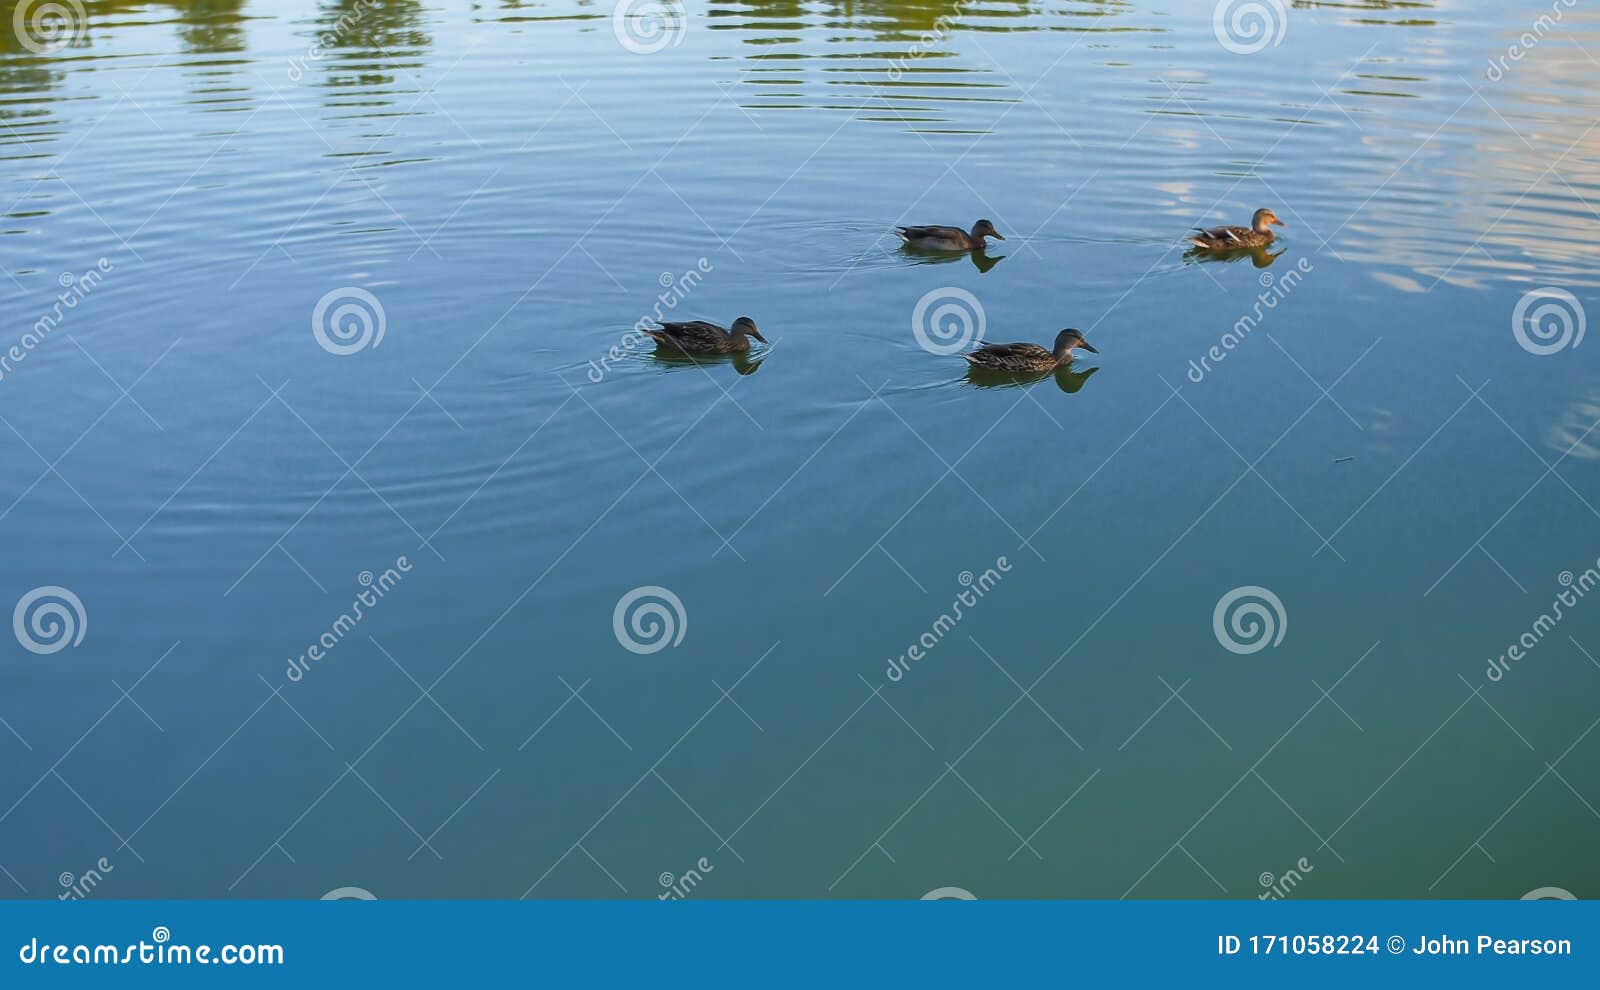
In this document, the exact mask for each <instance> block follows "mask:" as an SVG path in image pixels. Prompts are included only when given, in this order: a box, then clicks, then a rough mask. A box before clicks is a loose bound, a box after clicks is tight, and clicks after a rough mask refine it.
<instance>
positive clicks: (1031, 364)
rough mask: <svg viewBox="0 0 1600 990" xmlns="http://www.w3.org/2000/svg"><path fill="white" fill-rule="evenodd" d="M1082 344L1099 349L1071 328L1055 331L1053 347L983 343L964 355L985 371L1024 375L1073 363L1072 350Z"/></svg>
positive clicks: (1087, 348)
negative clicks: (1057, 332)
mask: <svg viewBox="0 0 1600 990" xmlns="http://www.w3.org/2000/svg"><path fill="white" fill-rule="evenodd" d="M1079 347H1081V348H1083V349H1084V350H1086V351H1089V352H1090V353H1093V354H1098V353H1100V352H1099V351H1097V350H1095V349H1094V348H1093V347H1091V346H1090V345H1089V342H1088V341H1087V340H1084V339H1083V334H1081V333H1079V332H1078V331H1076V330H1071V329H1068V330H1063V331H1061V332H1060V333H1059V334H1057V335H1056V346H1055V349H1054V350H1046V349H1044V348H1043V347H1040V346H1039V345H1038V344H1027V343H1023V344H984V345H982V346H980V347H979V348H978V349H977V350H976V351H973V352H972V353H971V354H963V355H962V357H964V358H966V359H967V363H968V364H970V365H972V366H973V367H974V368H979V369H981V370H983V371H996V372H1001V373H1004V374H1012V375H1022V374H1032V373H1035V372H1041V371H1053V370H1055V369H1056V368H1059V367H1061V366H1062V365H1065V364H1070V363H1071V362H1072V352H1073V350H1074V349H1076V348H1079Z"/></svg>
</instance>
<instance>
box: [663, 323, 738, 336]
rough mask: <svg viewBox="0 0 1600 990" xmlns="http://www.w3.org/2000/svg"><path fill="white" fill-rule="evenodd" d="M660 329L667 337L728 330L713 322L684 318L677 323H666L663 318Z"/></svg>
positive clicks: (719, 332)
mask: <svg viewBox="0 0 1600 990" xmlns="http://www.w3.org/2000/svg"><path fill="white" fill-rule="evenodd" d="M661 329H662V331H663V332H664V333H666V335H667V336H669V337H703V336H705V335H706V334H712V333H718V334H726V333H727V332H728V331H726V330H724V329H722V328H721V327H719V326H717V325H716V324H715V323H707V322H706V321H705V320H684V321H682V322H678V323H668V322H667V321H665V320H663V321H662V323H661Z"/></svg>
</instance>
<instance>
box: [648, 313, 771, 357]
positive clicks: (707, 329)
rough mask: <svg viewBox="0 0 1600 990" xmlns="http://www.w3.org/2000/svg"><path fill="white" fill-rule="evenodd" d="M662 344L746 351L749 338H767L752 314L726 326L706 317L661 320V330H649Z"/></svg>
mask: <svg viewBox="0 0 1600 990" xmlns="http://www.w3.org/2000/svg"><path fill="white" fill-rule="evenodd" d="M645 332H646V333H648V334H649V335H650V336H651V337H653V338H655V342H656V344H657V345H658V346H660V347H665V348H668V349H669V350H674V351H682V352H683V353H685V354H743V353H745V352H746V351H748V350H750V338H751V337H755V338H756V339H757V340H759V341H762V342H763V343H765V342H766V338H765V337H762V336H761V334H760V332H759V331H757V330H756V325H755V323H754V322H753V321H751V320H750V318H749V317H745V316H741V317H739V319H737V320H734V321H733V329H732V330H725V329H723V328H722V327H720V326H717V325H716V324H715V323H707V322H706V321H705V320H688V321H685V322H682V323H666V322H663V323H662V324H661V329H659V330H646V331H645Z"/></svg>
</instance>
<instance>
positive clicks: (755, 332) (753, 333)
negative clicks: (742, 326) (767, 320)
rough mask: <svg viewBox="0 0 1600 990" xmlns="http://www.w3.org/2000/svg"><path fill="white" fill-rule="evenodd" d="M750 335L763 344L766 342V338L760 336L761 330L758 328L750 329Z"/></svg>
mask: <svg viewBox="0 0 1600 990" xmlns="http://www.w3.org/2000/svg"><path fill="white" fill-rule="evenodd" d="M750 336H752V337H754V338H755V339H757V340H759V341H761V342H762V343H763V344H765V343H766V342H767V338H765V337H763V336H761V331H760V330H751V331H750Z"/></svg>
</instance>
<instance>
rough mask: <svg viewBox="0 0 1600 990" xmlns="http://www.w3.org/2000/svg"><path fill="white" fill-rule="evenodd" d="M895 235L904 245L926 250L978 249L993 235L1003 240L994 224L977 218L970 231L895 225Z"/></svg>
mask: <svg viewBox="0 0 1600 990" xmlns="http://www.w3.org/2000/svg"><path fill="white" fill-rule="evenodd" d="M894 232H895V235H896V236H897V237H899V238H900V240H902V241H904V242H905V246H906V247H910V248H921V249H923V250H926V251H979V250H982V249H983V246H984V240H985V238H989V237H993V238H994V239H995V240H999V241H1003V240H1005V238H1004V237H1001V236H1000V233H999V231H997V230H995V229H994V224H992V223H990V222H989V221H987V220H979V221H978V222H977V223H975V224H973V225H972V229H971V230H970V231H966V230H962V229H961V228H960V227H938V226H931V227H896V228H895V229H894Z"/></svg>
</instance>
